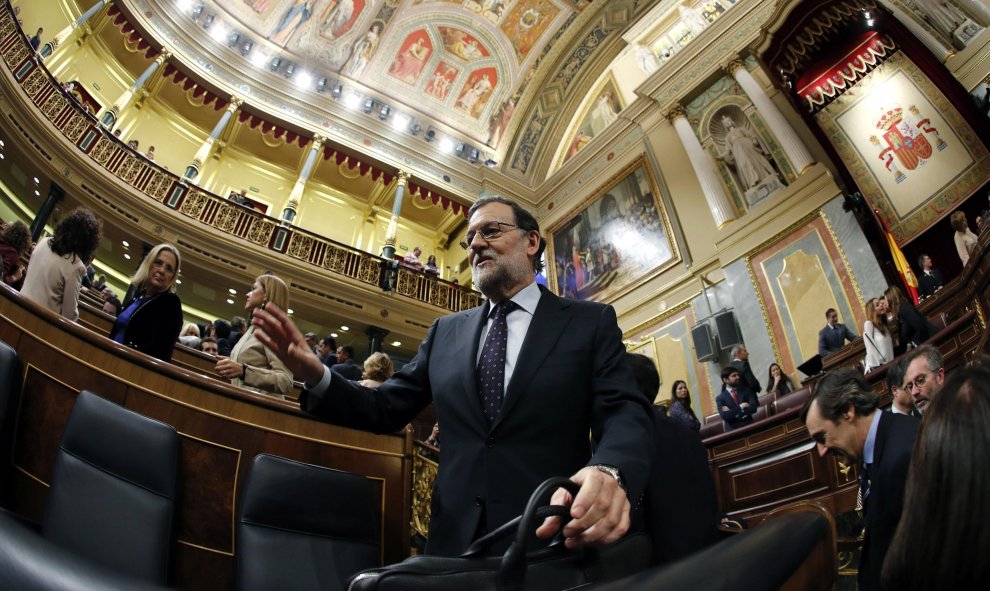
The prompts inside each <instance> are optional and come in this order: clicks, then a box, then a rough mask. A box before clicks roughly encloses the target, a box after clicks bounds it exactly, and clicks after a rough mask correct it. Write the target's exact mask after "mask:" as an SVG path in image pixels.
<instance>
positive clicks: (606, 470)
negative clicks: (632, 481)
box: [592, 464, 626, 490]
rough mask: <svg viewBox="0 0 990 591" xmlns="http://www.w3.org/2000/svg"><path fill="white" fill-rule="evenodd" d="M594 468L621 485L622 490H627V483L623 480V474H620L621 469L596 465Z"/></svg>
mask: <svg viewBox="0 0 990 591" xmlns="http://www.w3.org/2000/svg"><path fill="white" fill-rule="evenodd" d="M592 468H596V469H598V470H600V471H602V472H604V473H606V474H608V475H609V476H611V477H612V478H614V479H615V482H616V483H617V484H618V485H619V488H621V489H622V490H626V483H625V481H624V480H622V474H621V473H620V472H619V469H618V468H616V467H615V466H609V465H607V464H595V465H594V466H592Z"/></svg>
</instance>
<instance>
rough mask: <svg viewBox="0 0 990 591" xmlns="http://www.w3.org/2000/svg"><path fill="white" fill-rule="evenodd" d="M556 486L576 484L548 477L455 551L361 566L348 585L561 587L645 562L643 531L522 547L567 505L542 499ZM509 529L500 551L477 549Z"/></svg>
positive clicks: (526, 590)
mask: <svg viewBox="0 0 990 591" xmlns="http://www.w3.org/2000/svg"><path fill="white" fill-rule="evenodd" d="M558 488H566V489H567V490H569V491H570V492H571V494H576V493H577V490H578V485H577V484H575V483H574V482H572V481H570V480H569V479H567V478H550V479H549V480H546V481H545V482H543V483H542V484H540V486H539V487H537V489H536V490H535V491H534V492H533V494H532V496H531V497H530V499H529V502H528V503H527V505H526V510H525V511H523V514H522V515H521V516H519V517H517V518H515V519H513V520H512V521H510V522H509V523H506V524H505V525H503V526H501V527H499V528H498V529H496V530H495V531H493V532H491V533H489V534H488V535H486V536H484V537H482V538H479V539H478V540H477V541H475V543H474V544H472V545H471V547H470V548H468V550H467V551H466V552H465V553H464V554H462V555H461V556H459V557H457V558H448V557H440V556H413V557H411V558H407V559H406V560H403V561H402V562H400V563H398V564H393V565H390V566H386V567H383V568H375V569H371V570H366V571H363V572H360V573H358V574H356V575H354V576H353V577H351V580H350V581H349V583H348V587H347V588H348V591H448V590H449V591H464V590H468V589H469V590H471V591H564V590H567V589H580V588H581V587H583V586H586V585H590V584H591V583H597V582H602V581H611V580H615V579H619V578H622V577H625V576H628V575H631V574H633V573H636V572H638V571H640V570H643V569H645V568H647V567H648V566H649V563H650V552H651V545H650V539H649V537H648V536H647V535H646V534H644V533H635V534H630V535H628V536H626V537H625V538H623V539H621V540H619V541H618V542H616V543H614V544H610V545H608V546H598V547H580V548H577V549H574V550H568V549H567V548H565V547H564V545H563V544H556V545H551V546H549V547H547V548H542V549H540V550H536V551H532V552H529V553H527V552H526V544H527V542H528V540H529V538H530V537H531V533H532V532H533V530H534V529H535V527H536V525H537V524H538V523H539V522H540V521H542V520H543V519H545V518H547V517H550V516H554V515H559V516H566V515H569V512H570V510H569V509H568V508H567V507H560V506H557V505H551V506H544V505H543V503H545V502H546V501H545V500H544V499H546V498H548V497H549V496H550V494H551V493H552V492H553V491H555V490H557V489H558ZM513 533H514V534H515V541H514V542H513V543H512V545H511V546H509V549H508V550H506V551H505V554H504V555H502V556H501V557H486V556H484V555H483V554H484V552H485V550H486V549H487V548H489V547H491V546H492V545H493V544H495V543H497V542H498V541H499V540H501V539H503V538H505V537H506V536H508V535H511V534H513Z"/></svg>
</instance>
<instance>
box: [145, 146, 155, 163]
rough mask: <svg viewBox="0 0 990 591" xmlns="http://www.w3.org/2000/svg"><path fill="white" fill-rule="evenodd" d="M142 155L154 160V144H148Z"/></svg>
mask: <svg viewBox="0 0 990 591" xmlns="http://www.w3.org/2000/svg"><path fill="white" fill-rule="evenodd" d="M144 157H145V158H147V159H148V160H151V161H152V162H154V161H155V147H154V146H148V151H147V152H145V154H144Z"/></svg>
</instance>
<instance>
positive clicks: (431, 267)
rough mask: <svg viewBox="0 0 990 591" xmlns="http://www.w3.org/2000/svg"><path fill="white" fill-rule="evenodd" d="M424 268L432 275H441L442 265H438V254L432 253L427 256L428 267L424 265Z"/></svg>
mask: <svg viewBox="0 0 990 591" xmlns="http://www.w3.org/2000/svg"><path fill="white" fill-rule="evenodd" d="M423 270H424V271H426V272H427V273H429V274H430V275H439V274H440V267H438V266H437V256H436V255H434V254H431V255H430V256H429V257H427V259H426V267H424V268H423Z"/></svg>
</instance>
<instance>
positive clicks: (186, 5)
mask: <svg viewBox="0 0 990 591" xmlns="http://www.w3.org/2000/svg"><path fill="white" fill-rule="evenodd" d="M175 4H176V7H178V9H179V11H181V12H186V11H187V10H189V9H190V8H192V0H178V1H177V2H176V3H175Z"/></svg>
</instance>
